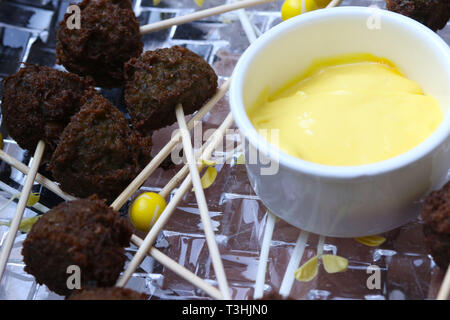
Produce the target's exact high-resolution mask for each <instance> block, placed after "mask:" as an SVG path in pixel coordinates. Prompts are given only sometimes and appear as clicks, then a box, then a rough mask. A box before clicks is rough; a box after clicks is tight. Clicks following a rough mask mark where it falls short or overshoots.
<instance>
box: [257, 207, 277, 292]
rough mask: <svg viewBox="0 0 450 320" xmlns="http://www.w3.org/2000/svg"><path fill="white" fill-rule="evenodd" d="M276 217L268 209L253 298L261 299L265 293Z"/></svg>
mask: <svg viewBox="0 0 450 320" xmlns="http://www.w3.org/2000/svg"><path fill="white" fill-rule="evenodd" d="M275 222H276V217H275V216H274V215H273V213H272V212H270V210H267V223H266V227H265V228H264V238H263V243H262V246H261V253H260V256H259V263H258V271H257V272H256V282H255V292H254V293H253V299H261V298H262V297H263V295H264V281H265V280H266V269H267V260H268V258H269V249H270V242H271V241H272V235H273V229H274V227H275Z"/></svg>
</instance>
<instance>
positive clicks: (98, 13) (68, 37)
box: [56, 0, 143, 88]
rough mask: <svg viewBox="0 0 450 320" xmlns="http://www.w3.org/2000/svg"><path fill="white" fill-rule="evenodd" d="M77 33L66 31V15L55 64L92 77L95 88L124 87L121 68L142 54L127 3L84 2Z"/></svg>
mask: <svg viewBox="0 0 450 320" xmlns="http://www.w3.org/2000/svg"><path fill="white" fill-rule="evenodd" d="M76 5H77V6H78V7H79V8H80V9H81V13H80V20H81V26H80V29H76V28H73V29H71V28H69V26H68V24H67V21H68V19H70V18H71V15H72V14H69V13H67V14H66V15H65V16H64V19H63V21H61V23H60V27H59V30H58V35H57V38H58V41H57V46H56V58H57V63H58V64H62V65H64V67H65V68H66V69H67V70H69V71H71V72H74V73H76V74H79V75H89V76H91V77H92V78H93V79H94V80H95V82H96V85H97V86H100V87H104V88H112V87H118V86H121V85H122V84H123V80H124V79H123V65H124V63H125V62H127V61H128V60H129V59H130V58H133V57H138V56H139V55H140V54H141V52H142V47H143V44H142V41H141V35H140V33H139V22H138V21H137V19H136V16H135V15H134V12H133V10H132V6H131V1H130V0H83V1H82V2H81V3H79V4H76Z"/></svg>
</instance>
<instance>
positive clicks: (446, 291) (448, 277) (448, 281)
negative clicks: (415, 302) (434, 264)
mask: <svg viewBox="0 0 450 320" xmlns="http://www.w3.org/2000/svg"><path fill="white" fill-rule="evenodd" d="M449 295H450V265H449V266H448V268H447V272H446V273H445V277H444V281H442V284H441V288H440V289H439V293H438V295H437V297H436V300H447V299H448V297H449Z"/></svg>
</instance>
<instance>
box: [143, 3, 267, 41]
mask: <svg viewBox="0 0 450 320" xmlns="http://www.w3.org/2000/svg"><path fill="white" fill-rule="evenodd" d="M273 1H275V0H246V1H239V2H233V3H229V4H224V5H221V6H217V7H214V8H209V9H205V10H200V11H196V12H193V13H191V14H187V15H184V16H181V17H175V18H171V19H166V20H163V21H159V22H155V23H151V24H147V25H145V26H142V27H141V28H140V32H141V34H147V33H150V32H154V31H159V30H162V29H166V28H169V27H172V26H176V25H180V24H183V23H188V22H192V21H195V20H200V19H203V18H207V17H211V16H215V15H218V14H222V13H225V12H229V11H233V10H237V9H242V8H249V7H254V6H257V5H260V4H264V3H268V2H273Z"/></svg>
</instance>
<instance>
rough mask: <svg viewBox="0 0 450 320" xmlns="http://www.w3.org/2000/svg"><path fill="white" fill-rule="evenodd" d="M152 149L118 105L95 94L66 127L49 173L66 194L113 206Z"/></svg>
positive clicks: (148, 138) (149, 139)
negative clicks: (95, 195) (102, 201)
mask: <svg viewBox="0 0 450 320" xmlns="http://www.w3.org/2000/svg"><path fill="white" fill-rule="evenodd" d="M151 147H152V143H151V137H143V136H141V135H140V134H139V133H138V132H136V131H133V130H131V129H130V127H129V125H128V121H127V120H126V119H125V117H124V115H123V114H122V113H121V112H120V111H119V110H118V109H117V108H116V107H114V106H113V105H112V104H111V103H110V102H109V101H108V100H107V99H106V98H104V97H103V96H101V95H99V94H92V95H90V96H88V97H86V103H85V104H84V105H83V106H82V107H81V110H80V112H78V113H77V114H75V115H74V116H73V117H72V119H71V121H70V123H69V125H68V126H67V127H66V128H65V129H64V131H63V133H62V135H61V139H60V141H59V144H58V146H57V148H56V150H55V152H54V153H53V156H52V158H51V160H50V164H49V166H48V169H49V170H50V171H51V172H52V174H53V177H54V178H55V179H56V181H58V182H59V183H60V184H61V188H62V189H63V190H64V191H66V192H68V193H71V194H73V195H75V196H77V197H80V198H85V197H88V196H90V195H92V194H98V196H99V197H100V198H102V199H106V200H107V201H108V203H111V202H112V201H113V200H114V199H115V198H116V197H117V196H118V195H119V194H120V193H121V192H122V191H123V189H125V188H126V187H127V186H128V185H129V184H130V182H131V181H132V180H133V179H134V178H135V177H136V176H137V175H138V174H139V172H140V171H141V170H142V168H143V167H144V166H146V165H147V163H148V162H149V161H150V159H151V156H150V152H151Z"/></svg>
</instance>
